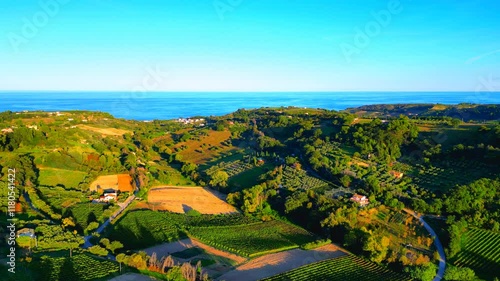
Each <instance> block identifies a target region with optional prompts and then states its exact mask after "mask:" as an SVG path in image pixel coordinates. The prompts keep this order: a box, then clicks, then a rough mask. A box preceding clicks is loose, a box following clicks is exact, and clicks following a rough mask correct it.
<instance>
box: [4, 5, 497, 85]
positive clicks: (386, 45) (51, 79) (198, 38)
mask: <svg viewBox="0 0 500 281" xmlns="http://www.w3.org/2000/svg"><path fill="white" fill-rule="evenodd" d="M0 11H1V12H0V13H1V14H0V15H1V16H0V90H120V91H128V90H131V91H135V90H139V91H142V90H146V91H457V90H459V91H475V90H484V91H488V90H491V89H492V88H494V89H495V90H497V91H498V90H500V85H499V82H498V81H500V17H499V16H498V15H499V14H500V2H499V1H498V0H489V1H486V0H477V1H470V0H464V1H450V0H449V1H446V0H443V1H430V0H420V1H411V0H401V1H397V0H389V1H385V0H384V1H382V0H379V1H374V0H366V1H345V0H342V1H336V0H318V1H312V0H86V1H77V0H41V1H31V0H25V1H19V0H2V1H0ZM167 73H168V74H167ZM495 77H497V78H498V79H499V80H498V81H495ZM485 81H486V82H485Z"/></svg>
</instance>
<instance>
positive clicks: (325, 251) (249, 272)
mask: <svg viewBox="0 0 500 281" xmlns="http://www.w3.org/2000/svg"><path fill="white" fill-rule="evenodd" d="M344 255H346V253H345V252H343V251H341V250H340V249H339V248H337V247H336V246H335V245H333V244H330V245H326V246H323V247H320V248H317V249H314V250H309V251H305V250H302V249H295V250H290V251H286V252H280V253H276V254H270V255H265V256H262V257H259V258H256V259H253V260H250V261H249V262H247V263H245V264H243V265H241V266H239V267H237V268H236V269H234V270H232V271H230V272H228V273H226V274H224V275H222V276H220V277H219V278H217V279H216V280H221V281H222V280H225V281H255V280H260V279H263V278H266V277H271V276H274V275H277V274H280V273H283V272H287V271H290V270H292V269H294V268H297V267H300V266H303V265H307V264H311V263H315V262H318V261H322V260H327V259H332V258H337V257H341V256H344Z"/></svg>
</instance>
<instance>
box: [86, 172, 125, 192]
mask: <svg viewBox="0 0 500 281" xmlns="http://www.w3.org/2000/svg"><path fill="white" fill-rule="evenodd" d="M97 187H99V191H103V190H105V189H115V190H120V191H121V192H131V191H134V187H133V186H132V177H130V175H129V174H119V175H109V176H100V177H98V178H97V180H95V181H94V182H92V183H91V184H90V190H91V191H97Z"/></svg>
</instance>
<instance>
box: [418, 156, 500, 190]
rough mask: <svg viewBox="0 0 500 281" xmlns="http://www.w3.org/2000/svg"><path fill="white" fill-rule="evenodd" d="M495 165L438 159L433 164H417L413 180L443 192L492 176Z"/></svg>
mask: <svg viewBox="0 0 500 281" xmlns="http://www.w3.org/2000/svg"><path fill="white" fill-rule="evenodd" d="M497 173H498V171H497V167H496V166H491V165H486V164H484V163H480V162H477V161H439V162H437V163H434V164H433V166H423V165H421V164H417V166H416V168H415V170H414V178H413V181H414V183H416V184H417V185H418V186H420V187H422V188H426V189H430V190H440V191H443V192H446V191H448V190H449V189H451V188H453V187H455V186H456V185H457V184H458V185H463V184H469V183H471V182H473V181H475V180H478V179H481V178H494V177H495V175H496V174H497Z"/></svg>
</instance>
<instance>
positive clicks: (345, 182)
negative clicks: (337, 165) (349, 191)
mask: <svg viewBox="0 0 500 281" xmlns="http://www.w3.org/2000/svg"><path fill="white" fill-rule="evenodd" d="M351 182H352V179H351V177H350V176H348V175H344V176H342V177H341V178H340V183H342V185H343V186H345V187H349V185H351Z"/></svg>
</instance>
